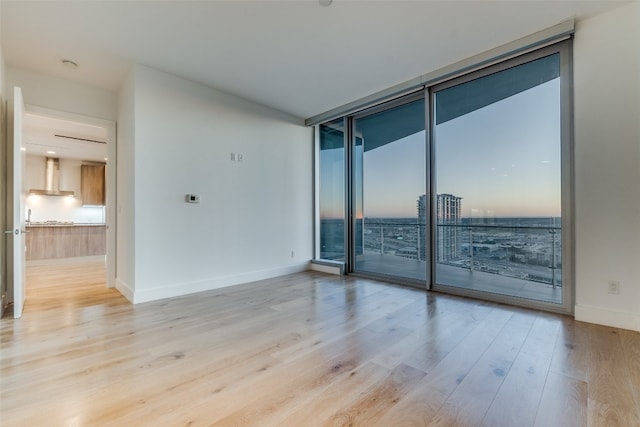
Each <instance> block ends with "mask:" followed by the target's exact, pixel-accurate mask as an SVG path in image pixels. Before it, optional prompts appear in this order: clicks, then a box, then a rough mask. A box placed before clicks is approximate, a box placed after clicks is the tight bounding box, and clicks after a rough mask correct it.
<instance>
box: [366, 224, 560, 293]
mask: <svg viewBox="0 0 640 427" xmlns="http://www.w3.org/2000/svg"><path fill="white" fill-rule="evenodd" d="M425 227H426V225H425V224H420V223H418V222H387V221H375V222H374V221H368V220H364V221H363V224H362V240H361V241H362V244H361V248H362V252H363V253H379V254H382V255H391V256H397V257H403V258H408V259H414V260H419V261H425V262H426V260H427V259H428V258H429V257H428V251H429V245H425V231H426V230H425ZM356 240H358V239H356ZM561 242H562V228H561V227H559V226H545V225H495V224H460V223H455V224H447V223H440V224H437V225H436V245H435V257H436V262H437V263H439V264H443V265H449V266H453V267H458V268H465V269H469V270H471V271H474V270H478V271H483V272H487V273H493V274H500V275H503V276H510V277H515V278H519V279H524V280H528V281H533V282H539V283H545V284H549V285H551V286H553V287H554V288H555V287H557V286H562V274H561V271H562V256H561V254H562V243H561ZM356 246H357V247H358V246H360V245H356Z"/></svg>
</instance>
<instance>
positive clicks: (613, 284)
mask: <svg viewBox="0 0 640 427" xmlns="http://www.w3.org/2000/svg"><path fill="white" fill-rule="evenodd" d="M609 293H610V294H612V295H620V282H619V281H617V280H609Z"/></svg>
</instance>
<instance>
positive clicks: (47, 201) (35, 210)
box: [25, 195, 106, 224]
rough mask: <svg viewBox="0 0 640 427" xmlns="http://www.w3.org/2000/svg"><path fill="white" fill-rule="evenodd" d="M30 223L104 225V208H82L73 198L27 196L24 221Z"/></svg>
mask: <svg viewBox="0 0 640 427" xmlns="http://www.w3.org/2000/svg"><path fill="white" fill-rule="evenodd" d="M29 209H31V221H32V222H44V221H61V222H68V221H71V222H74V223H78V224H104V223H105V222H106V217H105V207H104V206H82V201H81V200H80V199H79V198H77V197H73V196H37V195H30V196H27V199H26V203H25V219H29Z"/></svg>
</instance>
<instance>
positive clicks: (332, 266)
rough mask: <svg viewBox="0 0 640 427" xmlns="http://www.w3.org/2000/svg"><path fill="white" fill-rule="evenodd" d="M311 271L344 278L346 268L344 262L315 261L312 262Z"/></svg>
mask: <svg viewBox="0 0 640 427" xmlns="http://www.w3.org/2000/svg"><path fill="white" fill-rule="evenodd" d="M309 269H310V270H313V271H320V272H323V273H329V274H337V275H339V276H343V275H344V271H345V266H344V262H342V261H331V260H325V259H314V260H311V264H310V266H309Z"/></svg>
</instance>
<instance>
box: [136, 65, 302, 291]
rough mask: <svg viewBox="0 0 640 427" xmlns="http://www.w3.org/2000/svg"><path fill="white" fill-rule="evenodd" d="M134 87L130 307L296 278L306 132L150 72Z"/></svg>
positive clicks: (277, 116) (287, 120) (278, 116)
mask: <svg viewBox="0 0 640 427" xmlns="http://www.w3.org/2000/svg"><path fill="white" fill-rule="evenodd" d="M134 80H135V96H134V98H135V102H134V109H135V130H134V134H135V156H134V157H135V168H134V169H135V183H134V187H135V286H134V301H135V302H140V301H147V300H152V299H158V298H164V297H169V296H174V295H180V294H185V293H190V292H196V291H201V290H206V289H213V288H217V287H222V286H228V285H232V284H236V283H242V282H247V281H251V280H258V279H263V278H267V277H273V276H278V275H281V274H286V273H289V272H293V271H299V270H303V269H306V268H307V266H308V261H309V260H310V259H311V258H312V218H313V215H312V193H311V189H312V131H311V129H309V128H306V127H304V125H303V121H302V120H301V119H298V118H294V117H291V116H288V115H286V114H284V113H280V112H277V111H274V110H272V109H269V108H266V107H262V106H259V105H256V104H253V103H251V102H248V101H245V100H242V99H240V98H237V97H234V96H230V95H227V94H224V93H222V92H219V91H216V90H214V89H210V88H207V87H204V86H201V85H198V84H195V83H191V82H188V81H186V80H183V79H180V78H178V77H175V76H172V75H168V74H165V73H162V72H159V71H155V70H152V69H150V68H146V67H142V66H137V67H136V69H135V71H134ZM231 153H236V154H241V155H242V158H243V161H242V162H239V161H232V160H231ZM187 193H195V194H199V195H200V196H201V198H202V201H201V203H199V204H188V203H185V195H186V194H187ZM292 251H295V257H293V258H292V257H291V253H292Z"/></svg>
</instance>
